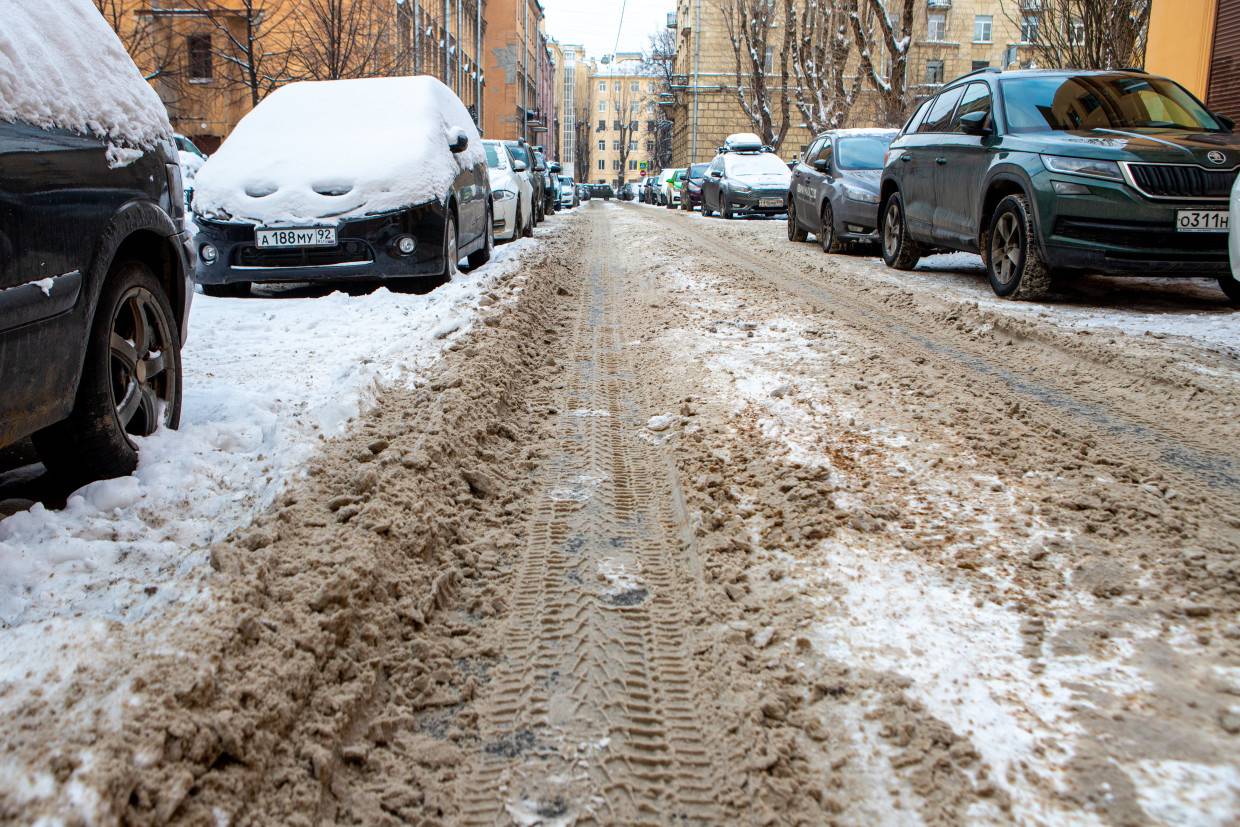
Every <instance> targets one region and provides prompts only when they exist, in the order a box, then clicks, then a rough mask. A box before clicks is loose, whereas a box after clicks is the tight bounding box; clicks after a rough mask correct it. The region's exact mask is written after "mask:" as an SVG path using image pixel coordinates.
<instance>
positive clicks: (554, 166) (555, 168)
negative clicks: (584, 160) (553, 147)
mask: <svg viewBox="0 0 1240 827" xmlns="http://www.w3.org/2000/svg"><path fill="white" fill-rule="evenodd" d="M550 169H551V171H552V172H554V173H555V174H556V175H559V174H560V170H561V169H563V167H561V166H560V165H559V164H552V165H551V167H550Z"/></svg>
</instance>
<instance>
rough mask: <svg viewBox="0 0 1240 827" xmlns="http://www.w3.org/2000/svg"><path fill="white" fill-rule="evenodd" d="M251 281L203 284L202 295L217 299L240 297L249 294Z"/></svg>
mask: <svg viewBox="0 0 1240 827" xmlns="http://www.w3.org/2000/svg"><path fill="white" fill-rule="evenodd" d="M250 287H251V282H248V281H234V282H231V283H229V284H204V285H202V292H203V295H207V296H213V297H215V298H217V299H240V298H245V297H246V296H248V295H250Z"/></svg>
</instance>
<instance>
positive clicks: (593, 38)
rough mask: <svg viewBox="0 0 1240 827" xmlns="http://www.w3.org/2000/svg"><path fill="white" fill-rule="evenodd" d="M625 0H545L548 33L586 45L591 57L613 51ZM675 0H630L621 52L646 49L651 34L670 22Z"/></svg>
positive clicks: (622, 35) (625, 12) (562, 41)
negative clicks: (668, 15)
mask: <svg viewBox="0 0 1240 827" xmlns="http://www.w3.org/2000/svg"><path fill="white" fill-rule="evenodd" d="M623 5H625V0H543V8H544V9H546V10H547V33H548V34H549V35H551V36H552V37H554V38H555V39H556V40H558V41H560V42H561V43H577V44H580V45H582V46H585V47H586V54H588V55H589V56H590V57H602V56H603V55H608V54H611V51H612V48H613V47H614V46H615V43H616V28H617V26H619V25H620V8H621V6H623ZM675 10H676V0H627V6H626V7H625V10H624V25H623V27H621V28H620V47H619V50H618V51H621V52H639V51H645V49H646V48H647V47H648V46H649V43H650V35H652V34H654V33H655V32H656V31H657V30H658V29H660V28H661V27H663V26H666V25H667V13H668V12H669V11H675Z"/></svg>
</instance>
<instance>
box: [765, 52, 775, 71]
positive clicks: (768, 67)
mask: <svg viewBox="0 0 1240 827" xmlns="http://www.w3.org/2000/svg"><path fill="white" fill-rule="evenodd" d="M774 68H775V49H774V47H772V46H767V47H766V54H765V55H763V56H762V71H763V72H766V73H767V74H768V75H769V74H770V73H771V71H772V70H773V69H774Z"/></svg>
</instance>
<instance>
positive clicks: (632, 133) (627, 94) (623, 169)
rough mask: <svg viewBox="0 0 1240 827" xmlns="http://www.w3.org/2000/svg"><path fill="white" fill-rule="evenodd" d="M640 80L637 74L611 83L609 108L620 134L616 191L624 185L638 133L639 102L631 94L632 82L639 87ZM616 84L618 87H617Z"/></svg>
mask: <svg viewBox="0 0 1240 827" xmlns="http://www.w3.org/2000/svg"><path fill="white" fill-rule="evenodd" d="M641 82H642V81H641V80H640V79H639V78H638V76H634V77H632V78H624V79H622V80H618V81H614V82H613V83H612V93H611V104H612V106H611V108H612V109H613V110H614V115H615V117H616V123H615V124H614V125H615V127H616V132H617V133H618V134H619V136H620V174H619V175H618V176H617V178H616V192H617V194H618V193H619V191H620V188H621V187H623V186H624V183H625V178H626V177H627V174H628V170H629V155H631V154H632V152H633V142H634V141H635V140H636V138H637V135H638V126H639V119H638V118H637V115H638V106H639V105H640V102H639V101H638V100H637V99H636V98H635V97H634V95H633V89H632V86H633V84H635V83H636V84H638V85H639V88H640V84H641ZM617 84H618V85H619V88H618V89H617Z"/></svg>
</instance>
